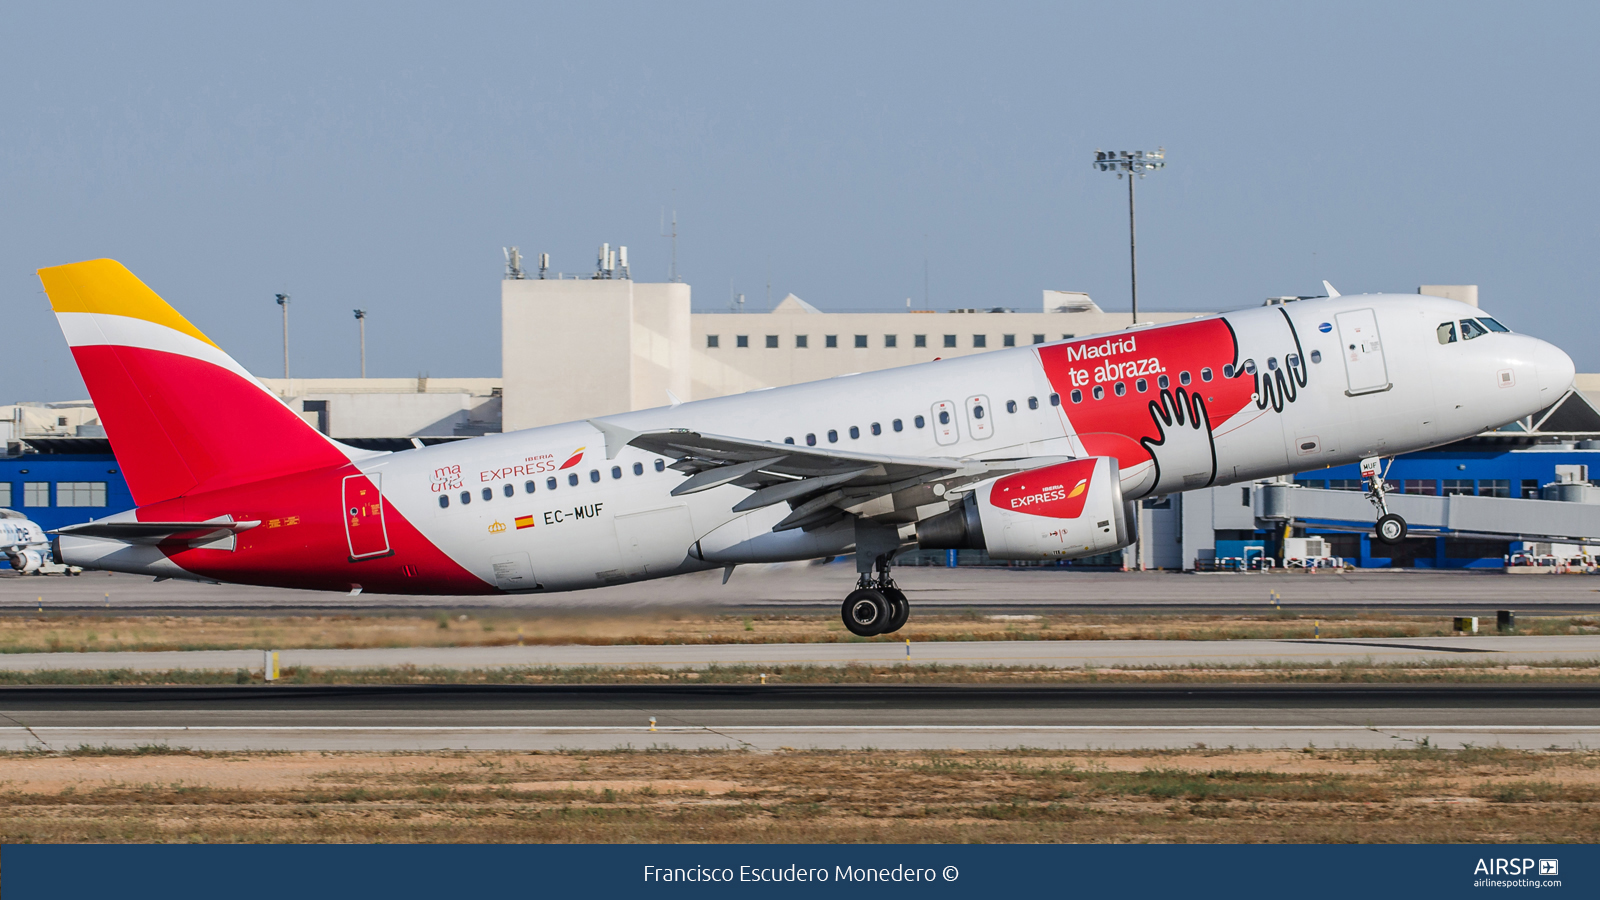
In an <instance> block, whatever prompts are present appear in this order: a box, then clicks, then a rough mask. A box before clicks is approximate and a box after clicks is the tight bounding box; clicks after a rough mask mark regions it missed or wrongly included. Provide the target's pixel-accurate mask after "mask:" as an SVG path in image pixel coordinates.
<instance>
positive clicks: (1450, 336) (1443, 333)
mask: <svg viewBox="0 0 1600 900" xmlns="http://www.w3.org/2000/svg"><path fill="white" fill-rule="evenodd" d="M1455 342H1456V323H1454V322H1445V323H1444V324H1442V325H1440V326H1439V343H1441V344H1454V343H1455Z"/></svg>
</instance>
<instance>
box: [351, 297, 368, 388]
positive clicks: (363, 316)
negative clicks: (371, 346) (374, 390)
mask: <svg viewBox="0 0 1600 900" xmlns="http://www.w3.org/2000/svg"><path fill="white" fill-rule="evenodd" d="M353 312H355V314H356V324H357V325H359V326H360V328H361V377H362V378H365V377H367V311H366V310H364V309H357V310H353Z"/></svg>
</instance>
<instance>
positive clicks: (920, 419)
mask: <svg viewBox="0 0 1600 900" xmlns="http://www.w3.org/2000/svg"><path fill="white" fill-rule="evenodd" d="M911 424H913V425H915V426H917V427H918V428H921V427H923V426H924V425H926V424H928V420H927V419H924V418H923V417H921V416H917V417H916V418H915V419H912V420H911Z"/></svg>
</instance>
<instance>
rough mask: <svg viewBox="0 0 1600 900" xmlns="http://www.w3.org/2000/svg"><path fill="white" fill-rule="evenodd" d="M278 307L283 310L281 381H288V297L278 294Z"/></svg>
mask: <svg viewBox="0 0 1600 900" xmlns="http://www.w3.org/2000/svg"><path fill="white" fill-rule="evenodd" d="M277 298H278V306H279V307H281V308H282V309H283V380H285V381H288V380H289V295H288V294H278V295H277Z"/></svg>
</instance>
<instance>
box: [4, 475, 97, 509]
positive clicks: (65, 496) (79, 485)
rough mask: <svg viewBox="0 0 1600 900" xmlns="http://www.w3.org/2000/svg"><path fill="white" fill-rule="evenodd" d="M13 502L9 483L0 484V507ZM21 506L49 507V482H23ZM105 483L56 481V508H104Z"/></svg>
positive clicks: (7, 505)
mask: <svg viewBox="0 0 1600 900" xmlns="http://www.w3.org/2000/svg"><path fill="white" fill-rule="evenodd" d="M13 502H14V498H13V497H12V494H11V483H10V482H0V507H9V506H11V505H12V503H13ZM22 505H23V506H24V507H47V506H49V505H50V482H48V481H24V482H23V483H22ZM105 505H106V483H105V482H104V481H58V482H56V506H74V507H84V506H105Z"/></svg>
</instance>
